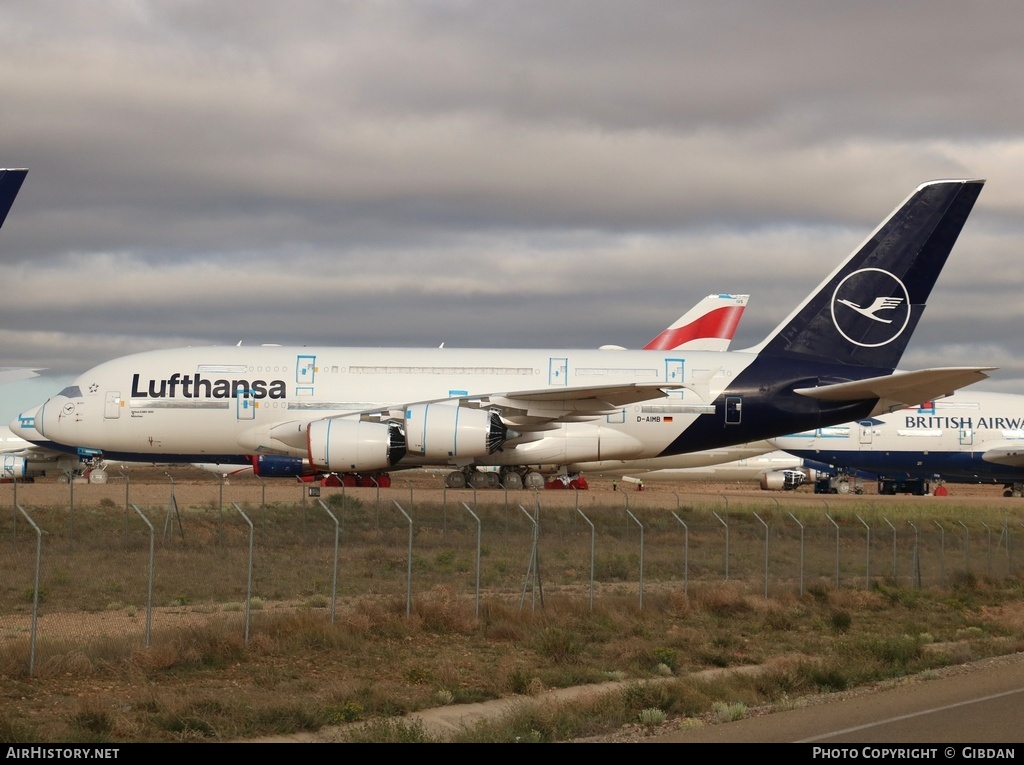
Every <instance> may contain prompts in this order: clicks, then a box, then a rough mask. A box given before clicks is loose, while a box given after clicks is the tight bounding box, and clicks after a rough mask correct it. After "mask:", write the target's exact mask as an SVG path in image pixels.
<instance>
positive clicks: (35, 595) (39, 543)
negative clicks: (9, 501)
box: [15, 505, 43, 676]
mask: <svg viewBox="0 0 1024 765" xmlns="http://www.w3.org/2000/svg"><path fill="white" fill-rule="evenodd" d="M15 507H17V508H18V511H19V512H20V513H21V514H22V515H24V516H25V520H26V521H28V522H29V523H30V524H31V525H32V528H34V529H35V530H36V573H35V583H34V584H33V585H32V633H31V635H30V636H29V650H28V674H29V676H31V675H32V674H33V673H35V670H36V627H37V625H38V623H39V563H40V560H41V559H42V556H43V531H42V529H40V528H39V527H38V526H36V522H35V521H33V520H32V517H31V516H30V515H29V514H28V513H26V512H25V508H23V507H22V506H21V505H16V506H15Z"/></svg>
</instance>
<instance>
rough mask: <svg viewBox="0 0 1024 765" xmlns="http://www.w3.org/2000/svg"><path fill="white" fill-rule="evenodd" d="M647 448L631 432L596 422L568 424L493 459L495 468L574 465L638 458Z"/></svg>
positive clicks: (491, 460) (491, 461)
mask: <svg viewBox="0 0 1024 765" xmlns="http://www.w3.org/2000/svg"><path fill="white" fill-rule="evenodd" d="M643 448H644V445H643V444H642V443H641V442H640V441H638V440H637V439H636V438H634V437H633V436H631V435H629V434H628V433H624V432H622V431H621V430H615V429H614V428H610V427H608V426H602V425H601V424H594V423H578V422H573V423H568V424H566V425H562V426H560V427H559V428H558V429H557V430H552V431H549V432H547V433H545V434H544V437H543V438H541V439H539V440H537V441H531V442H529V443H525V444H520V445H518V446H516V448H515V449H506V450H505V451H503V452H502V453H501V454H496V455H494V456H493V457H491V459H490V462H489V464H492V465H537V464H541V465H572V464H575V463H579V462H595V461H599V460H631V459H637V458H638V457H639V456H640V453H641V452H642V451H643Z"/></svg>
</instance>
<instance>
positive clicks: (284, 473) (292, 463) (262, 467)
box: [252, 454, 316, 478]
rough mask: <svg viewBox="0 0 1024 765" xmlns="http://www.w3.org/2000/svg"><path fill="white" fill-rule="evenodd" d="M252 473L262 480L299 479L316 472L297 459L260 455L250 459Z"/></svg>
mask: <svg viewBox="0 0 1024 765" xmlns="http://www.w3.org/2000/svg"><path fill="white" fill-rule="evenodd" d="M252 472H253V473H254V474H256V475H258V476H260V477H262V478H293V477H297V478H301V477H302V476H304V475H312V474H313V473H315V472H316V471H315V470H313V468H312V467H310V466H309V464H308V463H306V461H305V460H303V459H300V458H299V457H281V456H279V455H277V454H260V455H257V456H254V457H253V458H252Z"/></svg>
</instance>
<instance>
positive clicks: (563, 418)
mask: <svg viewBox="0 0 1024 765" xmlns="http://www.w3.org/2000/svg"><path fill="white" fill-rule="evenodd" d="M682 387H685V386H682V385H671V384H667V383H633V384H629V385H595V386H585V387H574V388H560V389H556V390H553V389H550V388H544V389H539V390H526V391H514V392H507V393H491V394H486V395H475V396H470V395H466V396H453V397H451V398H442V399H435V400H431V401H410V402H407V403H404V404H394V405H391V406H386V407H380V408H376V409H366V410H362V411H358V412H351V413H346V414H341V415H334V416H331V417H325V418H322V419H320V420H313V421H310V420H290V421H288V422H281V423H274V424H272V425H270V426H269V427H256V428H253V429H252V430H249V431H247V432H245V433H242V434H241V435H240V437H239V444H240V445H241V446H244V447H245V448H247V449H251V450H253V452H254V453H259V452H263V451H273V450H275V449H280V447H281V445H284V446H285V447H287V448H290V449H303V448H305V446H306V439H307V431H308V430H309V429H311V428H315V427H318V423H326V422H338V421H349V422H352V421H364V422H370V423H374V422H376V423H381V422H384V421H387V420H392V421H394V420H398V421H400V420H402V419H406V418H407V416H408V412H409V411H410V410H413V409H415V410H416V414H415V415H414V416H416V417H417V418H419V417H422V416H424V415H425V409H426V408H427V407H438V406H440V407H445V408H447V409H449V410H451V409H455V408H461V409H462V411H466V410H484V411H479V412H478V414H479V416H480V417H483V416H484V415H487V416H491V415H490V414H488V412H487V411H486V410H492V411H493V410H495V409H497V410H500V415H501V420H503V421H504V422H506V423H508V424H509V425H511V426H512V428H514V429H515V431H514V432H513V431H512V430H509V432H508V433H507V436H508V439H509V440H510V441H511V440H513V439H516V440H518V441H522V440H523V438H524V434H526V433H538V432H543V431H546V430H553V429H555V428H557V427H558V426H559V425H560V424H561V423H566V422H585V421H587V420H592V419H594V418H596V417H601V416H603V415H605V414H611V413H612V412H614V411H615V410H616V409H618V408H620V407H623V406H626V405H627V404H633V403H636V402H637V401H649V400H651V399H656V398H664V397H665V396H666V395H667V391H670V390H678V389H679V388H682ZM435 411H437V410H436V409H435ZM534 438H536V437H534ZM526 440H529V438H527V439H526Z"/></svg>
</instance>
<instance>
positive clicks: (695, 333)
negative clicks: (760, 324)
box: [644, 294, 750, 351]
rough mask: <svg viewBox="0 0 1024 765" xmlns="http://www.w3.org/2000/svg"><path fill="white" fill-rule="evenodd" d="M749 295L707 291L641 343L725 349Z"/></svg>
mask: <svg viewBox="0 0 1024 765" xmlns="http://www.w3.org/2000/svg"><path fill="white" fill-rule="evenodd" d="M748 300H750V295H726V294H716V295H708V296H707V297H706V298H704V299H703V300H701V301H700V302H699V303H697V305H695V306H694V307H693V308H691V309H690V310H689V311H687V312H686V313H684V314H683V315H682V316H680V317H679V318H678V319H676V320H675V321H674V322H673V323H672V324H671V325H670V326H669V327H667V328H666V329H664V330H663V331H662V332H661V333H660V334H659V335H658V336H657V337H656V338H654V339H653V340H651V341H650V342H649V343H647V345H645V346H644V350H645V351H679V350H687V351H726V350H728V349H729V343H731V342H732V336H733V335H734V334H736V326H737V325H738V324H739V323H740V318H741V317H742V316H743V309H744V308H746V307H747V301H748Z"/></svg>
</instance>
